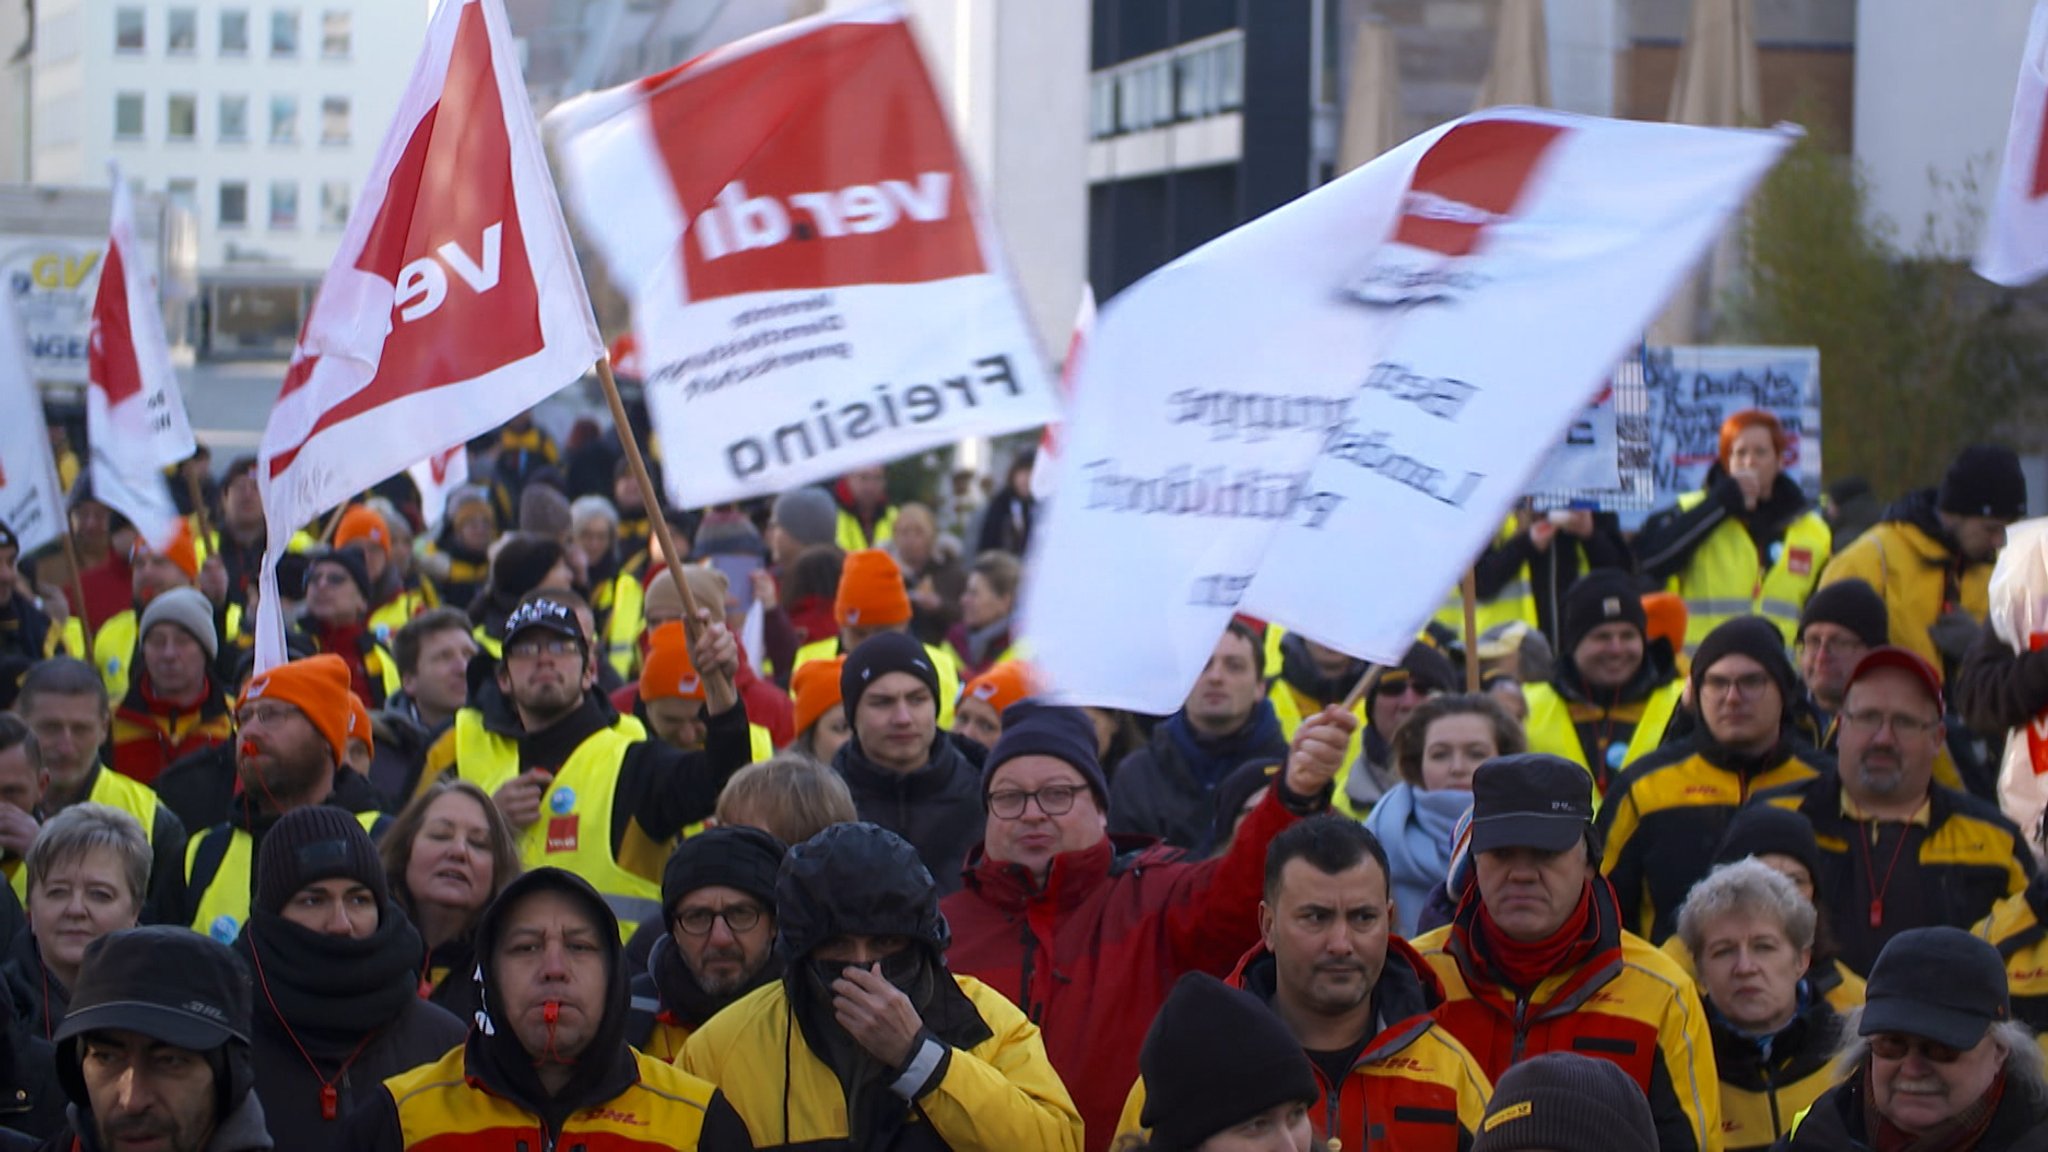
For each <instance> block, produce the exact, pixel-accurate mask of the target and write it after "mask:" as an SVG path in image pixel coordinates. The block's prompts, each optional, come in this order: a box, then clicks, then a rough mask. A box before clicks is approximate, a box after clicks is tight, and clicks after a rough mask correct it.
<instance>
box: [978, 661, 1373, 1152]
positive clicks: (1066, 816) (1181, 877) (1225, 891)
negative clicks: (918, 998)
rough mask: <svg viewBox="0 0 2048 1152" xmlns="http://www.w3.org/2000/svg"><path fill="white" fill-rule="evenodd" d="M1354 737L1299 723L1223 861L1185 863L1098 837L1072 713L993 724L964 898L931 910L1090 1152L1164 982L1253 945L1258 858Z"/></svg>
mask: <svg viewBox="0 0 2048 1152" xmlns="http://www.w3.org/2000/svg"><path fill="white" fill-rule="evenodd" d="M1357 724H1358V721H1357V719H1356V718H1355V717H1354V716H1352V715H1351V714H1350V713H1349V712H1344V711H1340V710H1338V709H1335V708H1327V709H1324V710H1323V712H1321V713H1319V714H1318V715H1316V716H1314V717H1311V718H1310V719H1309V720H1307V721H1306V722H1304V723H1303V724H1302V726H1301V728H1300V729H1299V730H1297V731H1296V733H1295V736H1294V742H1293V745H1292V747H1291V749H1290V751H1289V753H1288V757H1287V767H1286V771H1285V773H1284V774H1283V775H1282V776H1281V777H1280V778H1279V780H1278V781H1277V783H1276V785H1275V787H1273V788H1272V789H1271V790H1270V791H1269V792H1268V793H1267V795H1266V798H1265V799H1264V800H1261V801H1260V802H1259V804H1258V805H1257V806H1256V807H1255V808H1253V809H1252V811H1251V812H1250V813H1249V814H1248V815H1247V816H1246V817H1245V820H1244V823H1243V825H1242V826H1240V828H1239V829H1238V833H1237V839H1236V840H1235V841H1234V842H1233V843H1232V845H1231V848H1230V850H1229V852H1227V853H1226V854H1225V855H1223V856H1220V857H1217V858H1215V859H1212V860H1196V859H1192V858H1190V857H1188V856H1187V855H1186V854H1185V853H1183V852H1181V851H1180V850H1178V849H1173V848H1167V847H1163V846H1160V845H1158V844H1157V843H1156V842H1154V841H1151V840H1146V839H1137V840H1132V839H1128V838H1123V837H1116V838H1112V837H1110V836H1109V834H1108V825H1109V815H1108V810H1109V802H1108V796H1109V789H1108V787H1107V784H1106V782H1105V780H1104V779H1103V775H1102V766H1101V764H1099V763H1098V762H1097V761H1096V758H1095V728H1094V725H1093V724H1091V723H1090V722H1089V720H1088V719H1087V717H1086V716H1085V715H1084V714H1083V713H1082V712H1081V711H1080V710H1078V709H1074V708H1056V707H1051V706H1048V705H1044V704H1041V703H1038V702H1037V701H1033V700H1023V701H1020V702H1018V703H1016V704H1012V705H1011V706H1010V707H1009V708H1008V709H1006V710H1005V711H1004V712H1003V735H1002V738H1001V739H1000V740H998V741H997V742H996V747H995V750H994V751H993V752H991V753H990V754H989V757H988V765H987V769H986V771H985V772H984V773H983V775H982V785H981V792H982V802H983V807H984V809H985V811H986V813H987V823H986V825H985V828H984V831H983V840H982V843H981V844H980V845H979V846H977V847H976V848H975V849H974V850H973V851H972V852H970V853H969V854H968V858H967V873H966V887H964V888H963V889H961V890H960V891H959V892H956V893H954V894H953V895H951V896H948V897H946V899H945V900H944V901H943V902H942V903H941V905H940V910H941V911H943V912H944V913H945V915H946V920H947V922H948V923H949V924H951V925H952V928H953V946H952V948H951V949H950V950H949V951H948V952H947V954H946V964H947V967H948V968H950V969H951V970H952V971H954V972H955V973H958V974H963V975H968V976H973V977H975V978H976V979H978V980H980V981H982V982H983V983H985V984H987V985H989V986H990V987H993V988H995V989H997V990H998V991H1000V992H1002V993H1003V994H1004V995H1005V996H1008V997H1009V998H1010V999H1011V1000H1012V1001H1014V1002H1015V1003H1016V1004H1017V1005H1018V1006H1019V1007H1021V1008H1023V1009H1024V1011H1025V1014H1026V1015H1028V1016H1030V1017H1031V1019H1032V1020H1033V1021H1034V1022H1035V1023H1036V1024H1037V1025H1038V1026H1039V1028H1040V1030H1041V1031H1042V1032H1043V1034H1044V1037H1045V1048H1046V1053H1047V1055H1049V1056H1050V1057H1051V1058H1052V1064H1053V1068H1054V1069H1056V1070H1057V1071H1058V1072H1059V1074H1060V1078H1061V1079H1062V1080H1064V1081H1065V1082H1066V1084H1067V1088H1068V1090H1069V1091H1070V1092H1071V1093H1072V1094H1073V1097H1074V1103H1075V1105H1076V1106H1078V1107H1079V1108H1080V1110H1081V1117H1082V1119H1083V1121H1084V1122H1085V1123H1086V1125H1087V1128H1086V1141H1087V1142H1086V1147H1087V1149H1088V1152H1101V1150H1102V1149H1105V1148H1107V1147H1108V1146H1109V1142H1110V1138H1111V1136H1112V1135H1114V1134H1115V1132H1116V1122H1117V1115H1118V1113H1119V1111H1120V1110H1121V1109H1122V1107H1123V1103H1124V1094H1125V1091H1126V1090H1127V1089H1128V1088H1129V1087H1130V1086H1131V1082H1132V1081H1133V1080H1134V1079H1136V1078H1137V1075H1138V1049H1139V1048H1140V1047H1142V1046H1143V1044H1144V1041H1145V1030H1146V1028H1148V1027H1149V1026H1150V1025H1151V1023H1152V1017H1153V1014H1154V1013H1156V1012H1157V1011H1158V1010H1159V1006H1160V1004H1162V1003H1164V1002H1165V1000H1166V994H1167V992H1168V991H1169V990H1171V989H1172V987H1173V984H1174V981H1175V980H1178V979H1179V978H1180V977H1181V975H1182V974H1183V973H1186V972H1191V971H1202V972H1208V973H1209V974H1211V975H1215V976H1221V975H1223V974H1225V973H1227V972H1229V971H1230V970H1231V968H1232V966H1233V965H1234V964H1235V963H1236V961H1237V959H1238V957H1239V956H1241V955H1243V954H1244V953H1245V952H1246V951H1247V950H1248V949H1250V948H1251V947H1252V945H1254V944H1257V943H1258V942H1259V922H1258V906H1259V898H1260V895H1261V892H1262V890H1263V885H1264V881H1265V867H1266V845H1267V844H1268V843H1269V842H1270V841H1271V840H1272V839H1273V837H1274V836H1275V835H1277V834H1278V833H1279V832H1280V831H1281V830H1282V829H1284V828H1286V827H1287V826H1288V825H1290V824H1293V823H1294V822H1295V821H1296V820H1298V819H1300V818H1301V817H1303V816H1307V815H1312V814H1314V813H1316V812H1320V811H1323V810H1325V809H1327V808H1328V807H1329V802H1330V781H1331V779H1332V778H1334V777H1335V776H1336V774H1337V769H1338V768H1339V767H1340V766H1341V765H1342V764H1343V760H1344V751H1345V747H1346V745H1347V743H1348V742H1349V740H1350V737H1351V731H1352V729H1354V728H1356V727H1357Z"/></svg>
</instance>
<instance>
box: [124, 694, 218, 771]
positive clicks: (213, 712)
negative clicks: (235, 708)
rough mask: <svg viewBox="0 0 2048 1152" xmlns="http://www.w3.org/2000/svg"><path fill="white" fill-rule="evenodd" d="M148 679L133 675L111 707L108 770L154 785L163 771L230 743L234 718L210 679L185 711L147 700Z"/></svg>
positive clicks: (151, 699) (153, 698) (151, 697)
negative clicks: (124, 692) (111, 754)
mask: <svg viewBox="0 0 2048 1152" xmlns="http://www.w3.org/2000/svg"><path fill="white" fill-rule="evenodd" d="M148 679H149V678H148V677H147V676H137V677H135V678H134V679H133V681H132V682H131V683H130V684H129V686H128V695H127V696H126V697H124V698H123V699H122V700H121V702H120V704H119V705H118V706H116V707H115V709H114V725H113V732H112V739H113V745H114V758H113V762H112V767H113V769H114V771H116V772H119V773H120V774H121V775H123V776H126V777H128V778H129V779H131V780H139V781H141V782H142V783H144V784H155V783H156V778H157V776H158V775H159V774H161V773H162V772H163V770H164V769H166V768H168V767H170V766H171V765H172V764H174V763H176V762H177V761H178V760H180V759H182V758H183V757H186V756H189V755H191V754H192V753H194V752H200V751H204V750H205V749H208V748H211V747H213V746H214V745H216V744H225V743H227V742H228V741H229V740H231V739H233V738H234V735H235V718H234V716H233V715H232V714H231V713H230V712H229V711H228V701H227V697H226V696H224V695H223V694H222V693H221V691H220V690H219V689H218V688H216V687H214V684H213V680H212V678H211V677H209V678H208V679H207V682H206V692H205V695H203V696H201V697H200V698H199V704H198V706H196V707H194V708H189V709H181V708H178V707H177V706H175V705H170V704H165V703H164V702H162V701H160V700H157V699H156V698H155V697H153V696H151V695H150V693H149V686H148Z"/></svg>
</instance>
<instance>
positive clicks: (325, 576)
mask: <svg viewBox="0 0 2048 1152" xmlns="http://www.w3.org/2000/svg"><path fill="white" fill-rule="evenodd" d="M348 582H349V574H348V573H346V572H343V571H341V570H339V569H335V568H322V569H321V570H319V571H318V572H312V573H308V574H307V576H306V584H307V586H308V587H322V588H325V587H332V586H334V585H338V584H346V583H348Z"/></svg>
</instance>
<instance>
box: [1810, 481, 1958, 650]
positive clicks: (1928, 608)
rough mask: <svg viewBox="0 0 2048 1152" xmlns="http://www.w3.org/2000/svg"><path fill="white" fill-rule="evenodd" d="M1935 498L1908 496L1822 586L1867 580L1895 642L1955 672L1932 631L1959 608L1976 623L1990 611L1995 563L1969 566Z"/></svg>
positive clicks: (1927, 491)
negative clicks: (1945, 615) (1881, 600)
mask: <svg viewBox="0 0 2048 1152" xmlns="http://www.w3.org/2000/svg"><path fill="white" fill-rule="evenodd" d="M1935 497H1936V490H1935V489H1933V488H1924V489H1921V490H1920V491H1918V492H1913V493H1910V494H1908V495H1907V496H1906V497H1905V498H1904V499H1902V500H1900V501H1899V502H1898V503H1896V504H1893V505H1892V506H1891V507H1890V508H1888V509H1886V510H1885V514H1884V519H1883V520H1882V521H1880V522H1879V523H1878V524H1877V525H1876V526H1875V527H1873V528H1871V529H1870V531H1868V532H1865V533H1864V534H1863V535H1861V536H1858V537H1857V538H1856V542H1855V543H1853V544H1851V545H1849V546H1848V547H1847V548H1844V549H1842V551H1841V553H1840V554H1839V555H1837V556H1836V557H1835V558H1834V560H1833V562H1831V563H1830V564H1829V565H1828V567H1827V571H1826V572H1824V573H1822V574H1821V583H1822V585H1828V584H1833V583H1834V582H1835V581H1837V580H1862V581H1864V582H1866V583H1868V584H1869V585H1870V586H1871V587H1872V588H1875V589H1877V594H1878V595H1879V596H1881V597H1883V598H1884V607H1885V616H1886V619H1887V621H1888V624H1889V627H1890V636H1891V642H1892V643H1893V644H1896V645H1898V646H1899V647H1901V648H1904V649H1907V650H1908V651H1911V652H1914V653H1917V654H1918V655H1919V656H1920V657H1921V658H1922V659H1924V660H1926V661H1927V662H1928V663H1929V664H1932V665H1934V666H1935V667H1936V668H1939V669H1941V670H1942V672H1943V673H1944V675H1946V674H1948V673H1951V672H1953V671H1954V669H1953V668H1951V667H1949V666H1948V664H1947V663H1946V661H1945V659H1944V657H1943V656H1942V654H1941V652H1940V651H1939V650H1937V649H1936V648H1935V646H1934V638H1933V637H1932V636H1931V635H1930V634H1929V633H1928V629H1930V628H1932V627H1933V626H1934V622H1935V621H1936V620H1939V619H1940V618H1941V616H1942V614H1943V612H1944V611H1946V610H1949V609H1955V608H1960V609H1961V610H1962V611H1964V612H1967V613H1969V614H1970V615H1971V616H1972V617H1974V618H1975V619H1976V620H1977V622H1978V623H1980V624H1981V623H1983V621H1984V618H1985V616H1986V615H1987V614H1988V613H1989V612H1990V611H1991V569H1992V567H1993V564H1992V562H1990V561H1971V560H1968V559H1966V558H1965V557H1964V556H1963V554H1962V550H1961V548H1960V547H1958V546H1957V544H1956V542H1955V540H1954V539H1953V538H1951V537H1950V536H1949V534H1948V532H1947V530H1946V529H1944V528H1943V527H1942V526H1941V514H1940V513H1939V512H1938V511H1936V509H1935V504H1936V500H1935Z"/></svg>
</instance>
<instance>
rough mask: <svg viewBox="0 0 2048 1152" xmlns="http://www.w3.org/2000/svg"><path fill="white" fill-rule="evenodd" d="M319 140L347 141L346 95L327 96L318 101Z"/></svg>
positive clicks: (344, 142)
mask: <svg viewBox="0 0 2048 1152" xmlns="http://www.w3.org/2000/svg"><path fill="white" fill-rule="evenodd" d="M320 142H321V143H322V144H346V143H348V97H346V96H328V97H324V98H323V99H322V100H321V101H320Z"/></svg>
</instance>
